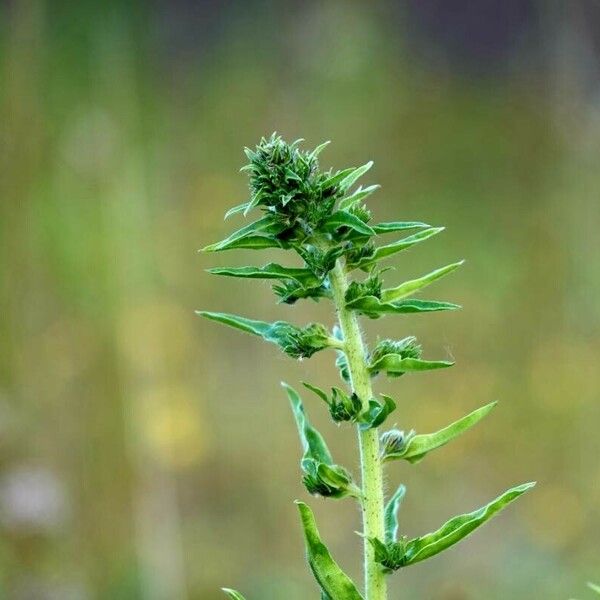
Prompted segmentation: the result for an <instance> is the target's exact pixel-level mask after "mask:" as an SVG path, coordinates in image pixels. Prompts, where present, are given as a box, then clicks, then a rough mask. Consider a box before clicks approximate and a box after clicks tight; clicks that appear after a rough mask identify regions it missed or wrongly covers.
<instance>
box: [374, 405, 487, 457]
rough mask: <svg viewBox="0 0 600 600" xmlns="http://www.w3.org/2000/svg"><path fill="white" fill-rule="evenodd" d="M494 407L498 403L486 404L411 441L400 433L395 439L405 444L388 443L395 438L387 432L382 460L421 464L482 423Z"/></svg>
mask: <svg viewBox="0 0 600 600" xmlns="http://www.w3.org/2000/svg"><path fill="white" fill-rule="evenodd" d="M494 406H496V402H491V403H490V404H486V405H485V406H482V407H481V408H478V409H477V410H474V411H473V412H472V413H469V414H468V415H466V416H465V417H463V418H462V419H459V420H458V421H454V423H451V424H450V425H448V426H447V427H444V428H443V429H440V430H439V431H436V432H435V433H426V434H420V435H411V436H410V438H409V439H406V436H404V435H403V433H402V432H398V435H396V436H395V437H396V439H402V440H403V443H401V444H393V443H390V442H389V441H387V440H388V439H391V438H393V437H394V432H393V431H392V432H387V433H385V434H383V435H384V436H386V435H387V436H389V438H385V439H383V442H384V443H383V447H384V453H383V455H382V459H383V460H384V461H386V460H395V459H399V458H403V459H404V460H407V461H408V462H411V463H416V462H419V461H420V460H422V459H423V458H424V457H425V455H426V454H428V453H429V452H431V451H432V450H435V449H436V448H441V447H442V446H444V445H445V444H447V443H448V442H449V441H451V440H453V439H454V438H456V437H458V436H459V435H460V434H461V433H464V432H465V431H466V430H467V429H470V428H471V427H473V425H475V424H476V423H479V421H481V419H483V417H485V416H486V415H487V414H488V413H489V412H490V411H491V410H492V409H493V408H494ZM390 434H392V435H390ZM382 438H383V436H382ZM386 442H387V443H386Z"/></svg>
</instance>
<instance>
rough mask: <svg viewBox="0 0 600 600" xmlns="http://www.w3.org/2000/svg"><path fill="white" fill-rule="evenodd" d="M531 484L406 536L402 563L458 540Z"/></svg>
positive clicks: (437, 550) (424, 555)
mask: <svg viewBox="0 0 600 600" xmlns="http://www.w3.org/2000/svg"><path fill="white" fill-rule="evenodd" d="M534 485H535V482H531V483H524V484H522V485H519V486H516V487H514V488H511V489H509V490H508V491H506V492H504V493H503V494H502V495H501V496H498V498H496V499H495V500H492V501H491V502H490V503H489V504H486V505H485V506H483V507H482V508H480V509H479V510H476V511H473V512H471V513H467V514H464V515H459V516H457V517H454V518H452V519H450V520H449V521H448V522H446V523H444V525H442V526H441V527H440V528H439V529H438V530H437V531H434V532H432V533H428V534H427V535H424V536H421V537H418V538H415V539H413V540H410V541H409V542H408V543H407V545H406V554H405V559H404V560H405V562H404V565H405V566H408V565H413V564H415V563H418V562H420V561H422V560H425V559H426V558H430V557H432V556H435V555H436V554H439V553H440V552H442V551H443V550H446V548H450V546H453V545H454V544H456V543H457V542H460V541H461V540H462V539H464V538H465V537H467V536H468V535H469V534H470V533H472V532H473V531H474V530H475V529H477V528H478V527H479V526H480V525H483V524H484V523H485V522H486V521H489V520H490V519H491V518H492V517H493V516H495V515H496V514H498V513H499V512H500V511H501V510H502V509H503V508H505V507H506V506H508V505H509V504H510V503H511V502H513V501H514V500H516V499H517V498H518V497H519V496H521V495H522V494H524V493H525V492H527V491H528V490H530V489H531V488H532V487H533V486H534Z"/></svg>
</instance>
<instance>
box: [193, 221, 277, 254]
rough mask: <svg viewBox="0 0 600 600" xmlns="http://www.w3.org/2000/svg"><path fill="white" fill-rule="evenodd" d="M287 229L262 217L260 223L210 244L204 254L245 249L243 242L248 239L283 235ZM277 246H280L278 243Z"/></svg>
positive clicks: (256, 222) (254, 223)
mask: <svg viewBox="0 0 600 600" xmlns="http://www.w3.org/2000/svg"><path fill="white" fill-rule="evenodd" d="M284 229H285V225H284V224H282V223H277V222H274V221H273V219H272V218H271V217H270V216H266V217H262V218H261V219H258V221H254V222H252V223H249V224H248V225H246V226H245V227H242V228H241V229H238V230H237V231H234V232H233V233H232V234H231V235H230V236H229V237H227V238H225V239H224V240H221V241H220V242H215V243H214V244H209V245H208V246H205V247H204V248H203V251H204V252H221V251H223V250H231V249H233V248H243V247H245V246H243V245H241V244H242V243H243V240H244V239H245V238H248V237H256V236H259V237H263V236H264V237H267V238H269V236H272V235H276V234H278V233H281V232H282V231H283V230H284ZM276 245H279V244H278V243H277V244H276Z"/></svg>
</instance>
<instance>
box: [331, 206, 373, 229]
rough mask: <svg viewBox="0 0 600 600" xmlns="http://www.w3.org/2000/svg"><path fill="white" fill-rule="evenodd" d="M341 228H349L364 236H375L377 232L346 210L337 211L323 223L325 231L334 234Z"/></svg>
mask: <svg viewBox="0 0 600 600" xmlns="http://www.w3.org/2000/svg"><path fill="white" fill-rule="evenodd" d="M339 227H348V228H350V229H353V230H354V231H357V232H358V233H361V234H362V235H375V232H374V231H373V230H372V229H371V228H370V227H369V226H368V225H367V224H366V223H365V222H364V221H362V220H361V219H359V218H358V217H357V216H356V215H353V214H352V213H349V212H346V211H345V210H337V211H336V212H334V213H333V214H331V215H330V216H329V217H327V219H326V220H325V222H324V223H323V229H324V230H325V231H329V232H333V231H336V230H337V229H338V228H339Z"/></svg>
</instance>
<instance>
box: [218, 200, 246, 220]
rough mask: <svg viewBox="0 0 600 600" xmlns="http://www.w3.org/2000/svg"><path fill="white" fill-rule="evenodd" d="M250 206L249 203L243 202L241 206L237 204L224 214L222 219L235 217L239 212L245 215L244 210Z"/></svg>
mask: <svg viewBox="0 0 600 600" xmlns="http://www.w3.org/2000/svg"><path fill="white" fill-rule="evenodd" d="M250 204H251V202H244V203H243V204H238V205H237V206H233V207H232V208H230V209H229V210H228V211H227V212H226V213H225V216H224V217H223V219H228V218H229V217H231V216H232V215H237V214H238V213H241V212H243V213H245V212H246V210H247V209H248V207H249V206H250Z"/></svg>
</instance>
